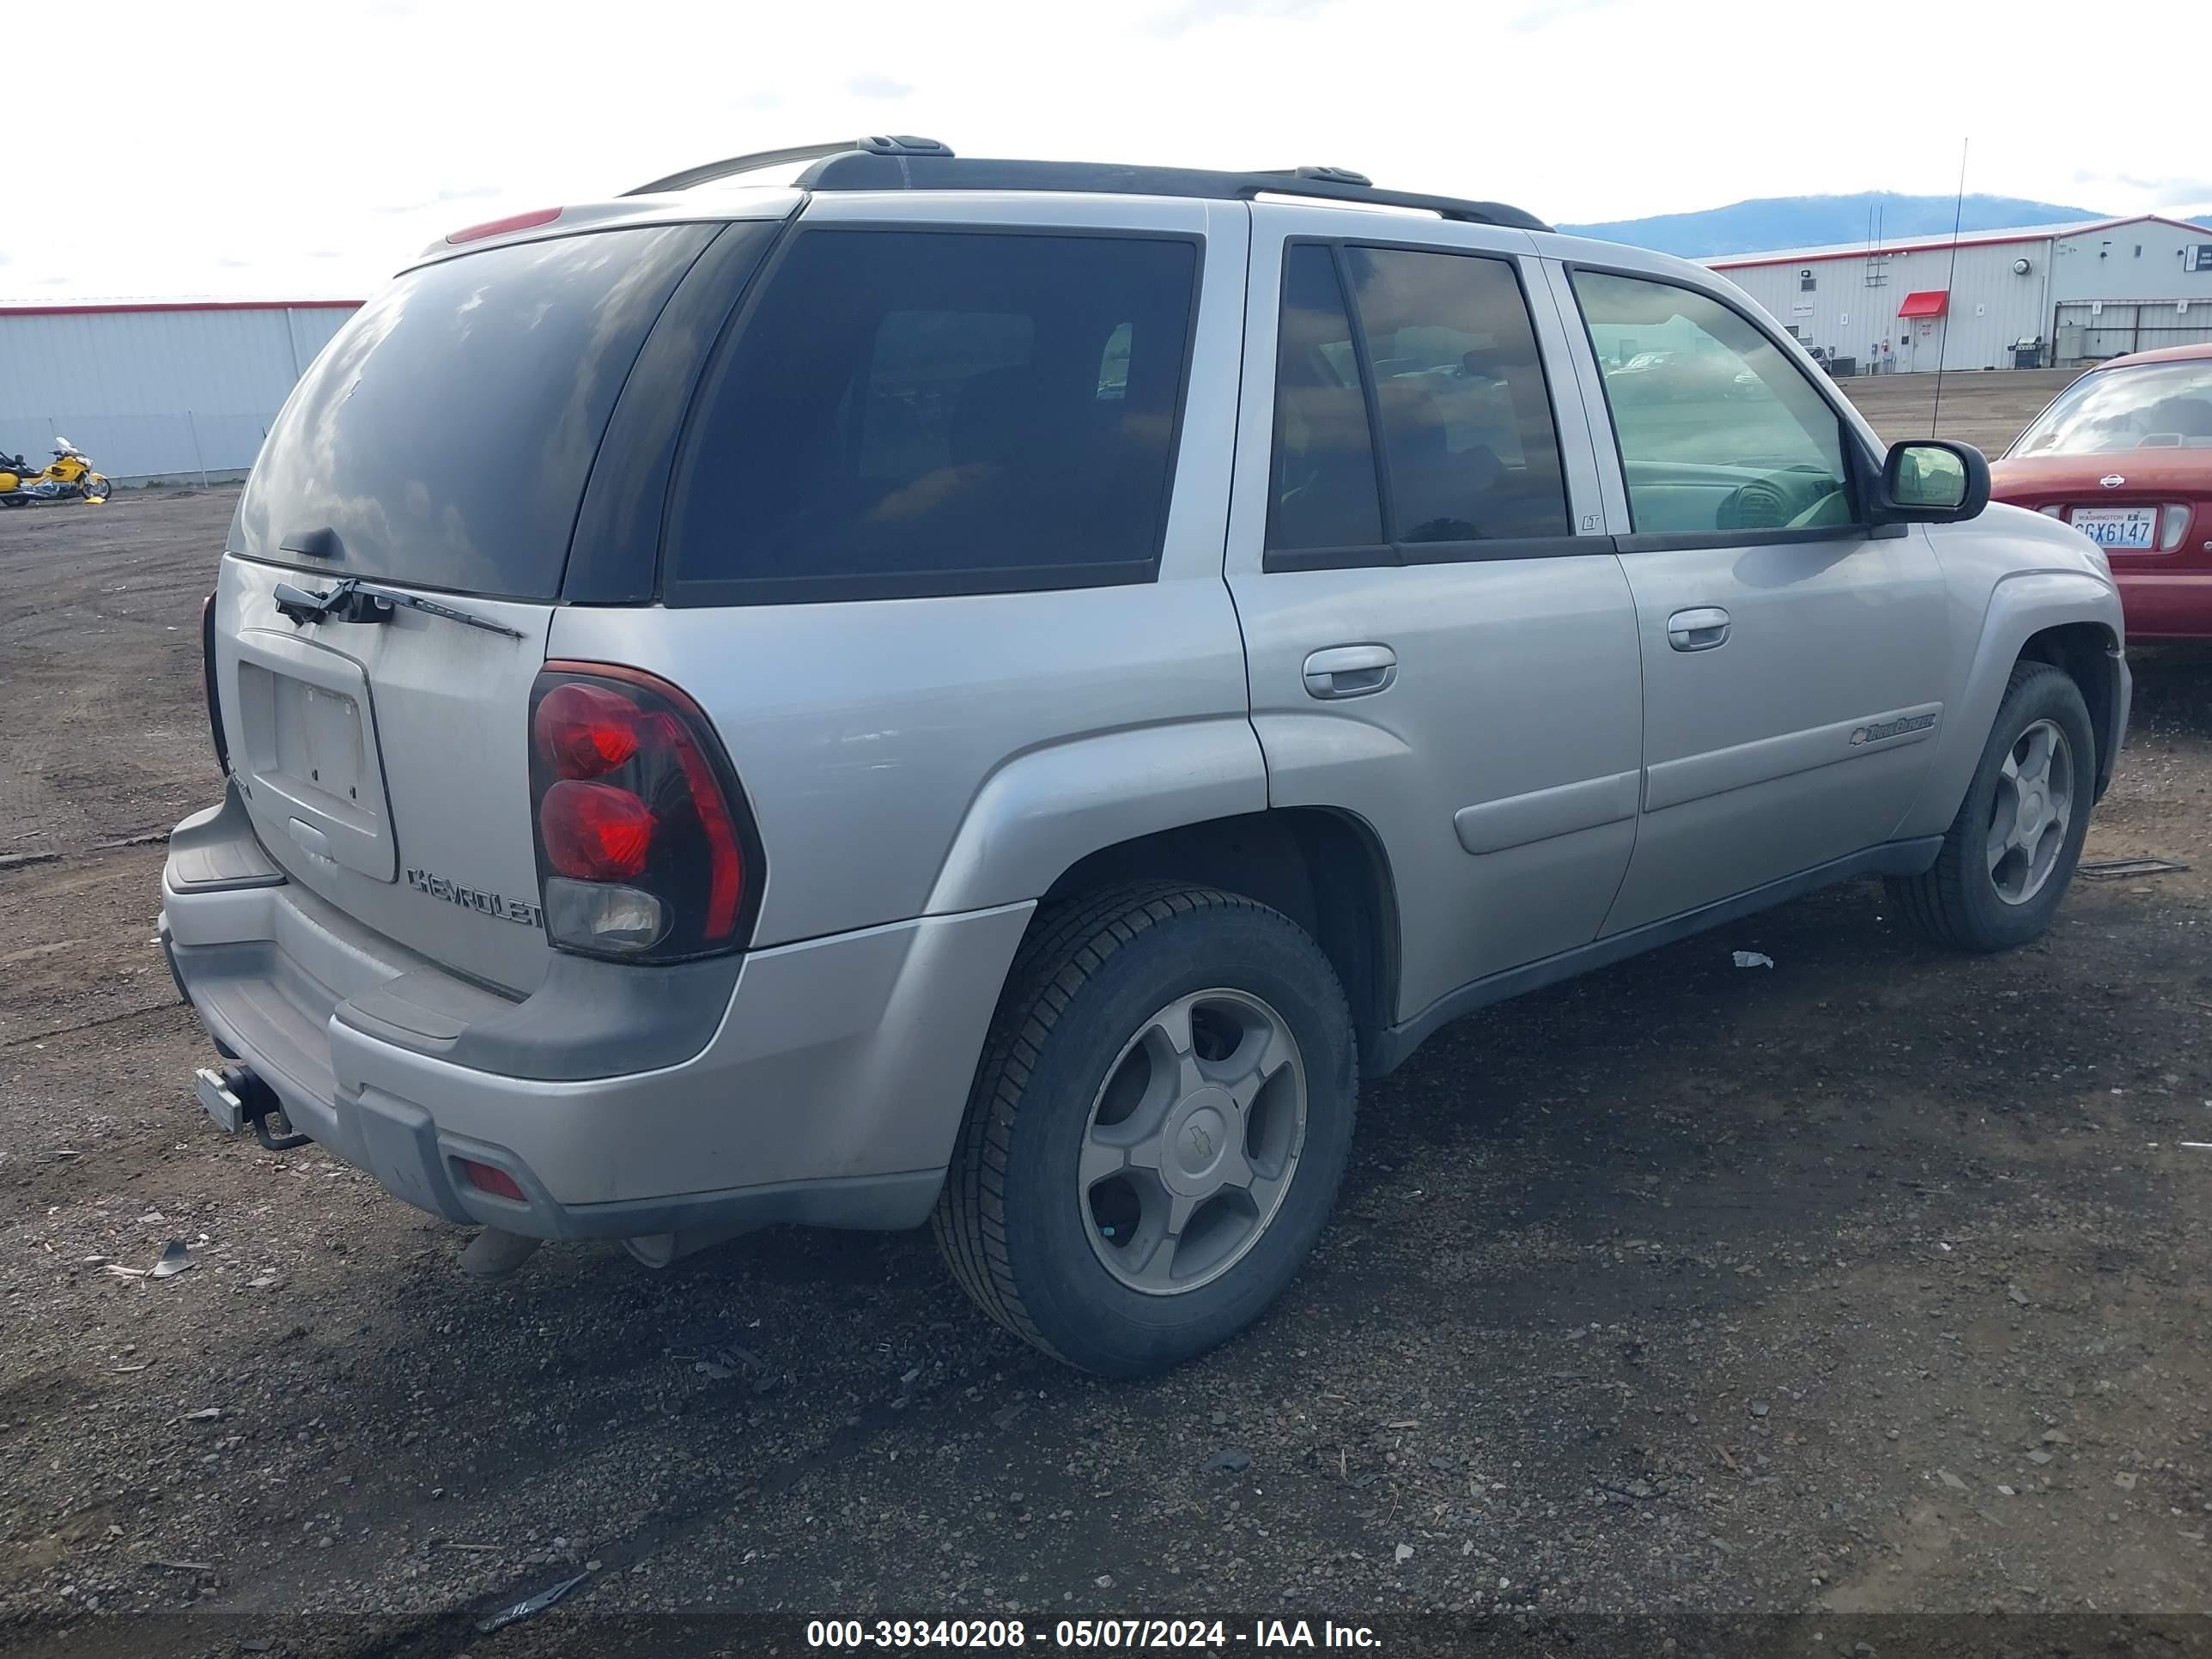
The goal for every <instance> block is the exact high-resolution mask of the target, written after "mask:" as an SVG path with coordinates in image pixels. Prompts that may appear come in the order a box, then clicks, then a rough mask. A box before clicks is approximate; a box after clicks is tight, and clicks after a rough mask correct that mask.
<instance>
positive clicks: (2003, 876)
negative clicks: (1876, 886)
mask: <svg viewBox="0 0 2212 1659" xmlns="http://www.w3.org/2000/svg"><path fill="white" fill-rule="evenodd" d="M2096 777H2097V739H2096V735H2095V732H2094V730H2093V727H2092V726H2090V724H2089V708H2088V705H2087V703H2085V702H2083V701H2082V699H2081V688H2080V687H2079V686H2077V685H2075V684H2074V682H2073V680H2072V679H2070V678H2068V676H2067V675H2066V673H2065V672H2064V671H2063V670H2061V669H2057V668H2054V667H2052V666H2051V665H2050V664H2049V663H2041V662H2021V663H2016V664H2015V665H2013V671H2012V678H2011V680H2010V681H2009V682H2008V684H2007V685H2006V687H2005V695H2004V701H2003V702H2002V703H2000V704H1999V705H1998V707H1997V716H1996V721H1995V722H1994V723H1993V724H1992V725H1991V726H1990V738H1989V742H1988V743H1987V744H1985V745H1984V747H1983V750H1982V759H1981V763H1980V764H1979V765H1978V766H1977V767H1976V768H1975V769H1974V777H1973V781H1972V783H1970V784H1969V785H1968V786H1967V787H1966V799H1965V800H1964V801H1962V802H1961V803H1960V806H1959V815H1958V817H1955V818H1954V819H1953V820H1952V821H1951V828H1950V829H1949V831H1948V833H1947V834H1946V835H1945V836H1944V837H1943V850H1942V853H1940V854H1937V855H1936V862H1935V865H1934V866H1932V867H1931V868H1929V870H1928V871H1926V872H1924V873H1923V874H1920V875H1917V876H1892V877H1890V878H1888V888H1889V895H1890V897H1891V899H1892V900H1893V902H1895V903H1896V905H1897V907H1898V909H1899V913H1900V914H1901V915H1903V916H1904V917H1905V921H1906V922H1907V923H1908V924H1909V925H1910V926H1911V927H1912V928H1913V929H1914V931H1916V932H1917V933H1920V934H1922V935H1923V937H1925V938H1928V939H1934V940H1935V941H1936V942H1937V943H1938V944H1942V945H1950V946H1952V947H1953V948H1954V949H1956V950H1961V951H2007V950H2010V949H2012V948H2013V947H2014V946H2015V945H2025V944H2027V942H2028V941H2029V940H2030V939H2037V938H2039V937H2040V936H2041V935H2042V933H2044V930H2045V929H2046V928H2048V927H2050V926H2051V917H2052V916H2053V915H2056V914H2057V910H2058V905H2059V902H2060V901H2061V900H2062V899H2063V898H2064V897H2065V896H2066V885H2067V883H2068V882H2069V881H2070V880H2072V879H2073V876H2074V866H2075V864H2076V863H2077V862H2078V861H2079V860H2080V859H2081V842H2082V840H2083V838H2084V837H2086V836H2087V835H2088V833H2089V809H2090V807H2091V805H2093V799H2094V796H2095V793H2096Z"/></svg>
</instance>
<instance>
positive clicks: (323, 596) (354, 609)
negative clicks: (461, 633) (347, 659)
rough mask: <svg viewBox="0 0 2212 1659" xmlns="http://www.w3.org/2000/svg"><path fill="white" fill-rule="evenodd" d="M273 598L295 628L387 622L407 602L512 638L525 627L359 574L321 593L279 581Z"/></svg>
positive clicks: (517, 637) (520, 636) (409, 604)
mask: <svg viewBox="0 0 2212 1659" xmlns="http://www.w3.org/2000/svg"><path fill="white" fill-rule="evenodd" d="M273 597H274V598H275V599H276V609H277V610H278V611H279V612H281V613H282V614H283V616H285V617H288V618H289V620H290V621H291V623H292V624H293V626H295V627H298V626H300V625H301V624H302V623H311V622H349V623H386V622H390V621H391V620H392V611H393V609H394V607H396V606H398V605H405V606H406V607H407V608H408V609H409V610H410V611H428V613H429V614H430V615H431V616H433V617H444V618H445V619H446V620H447V622H457V623H461V624H462V625H463V626H464V627H466V628H480V629H483V631H484V632H485V633H487V634H504V635H507V638H508V639H510V640H519V639H520V638H522V637H523V635H522V630H521V629H516V628H509V627H508V626H507V624H506V623H501V622H494V621H493V620H492V619H491V618H490V617H479V616H477V615H476V614H475V613H474V612H472V611H460V610H456V609H455V608H454V607H453V606H452V605H441V604H439V603H438V602H437V601H436V600H435V599H422V598H421V597H420V596H419V595H416V594H413V593H395V592H392V591H391V590H390V589H388V588H382V587H370V586H368V585H367V584H365V583H364V582H362V580H361V579H360V578H359V577H356V576H349V577H347V578H346V579H345V580H343V581H341V582H339V583H337V585H336V586H333V587H331V588H330V589H329V590H328V591H327V592H321V593H310V592H307V590H306V589H305V588H300V587H295V586H292V584H291V583H289V582H279V583H277V584H276V593H275V594H274V596H273Z"/></svg>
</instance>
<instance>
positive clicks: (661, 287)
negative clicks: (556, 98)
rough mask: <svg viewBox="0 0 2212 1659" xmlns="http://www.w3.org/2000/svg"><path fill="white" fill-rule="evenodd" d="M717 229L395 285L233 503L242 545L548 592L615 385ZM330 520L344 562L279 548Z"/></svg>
mask: <svg viewBox="0 0 2212 1659" xmlns="http://www.w3.org/2000/svg"><path fill="white" fill-rule="evenodd" d="M714 229H715V228H714V227H712V226H707V225H677V226H667V227H659V228H641V229H635V230H612V231H602V232H599V233H598V234H592V235H585V236H562V237H556V238H554V239H552V240H547V241H542V242H523V243H518V244H513V245H511V246H504V247H493V248H486V249H484V250H483V251H482V252H477V253H470V254H465V255H463V256H461V257H460V258H452V259H443V260H440V261H439V262H437V263H436V264H428V265H424V266H422V267H421V268H420V269H418V270H411V271H409V272H407V273H406V274H404V276H400V277H399V278H398V280H397V281H395V282H394V283H392V285H391V286H390V287H388V288H386V289H385V290H384V291H383V292H382V293H381V294H380V295H377V296H376V297H375V298H374V299H373V300H371V301H369V302H368V304H367V305H365V306H363V307H362V308H361V309H360V310H359V311H356V313H354V314H353V316H352V317H351V318H350V319H348V320H347V323H346V325H345V326H344V327H343V329H341V330H339V331H338V333H337V337H335V338H333V339H332V340H331V343H330V344H329V345H327V346H325V348H324V349H323V353H322V355H321V356H319V357H317V358H316V359H315V361H314V363H313V366H312V367H311V368H309V369H308V370H307V374H305V375H303V376H302V377H301V380H300V383H299V385H298V386H296V387H295V388H294V390H293V392H292V395H291V397H290V398H289V399H287V400H286V402H285V404H284V409H283V413H282V414H280V415H279V416H277V418H276V424H275V425H274V426H273V427H271V428H270V432H269V437H268V440H267V441H266V442H264V444H263V445H262V447H261V455H260V458H259V459H258V460H257V461H256V462H255V464H254V468H253V473H252V477H251V478H249V479H248V480H247V483H246V489H245V490H244V492H243V493H242V494H241V495H240V497H239V503H238V512H237V515H236V517H235V519H234V521H233V524H232V526H231V538H230V546H231V549H232V550H233V551H234V552H237V553H240V554H242V555H244V556H246V557H249V558H256V559H266V560H270V561H271V562H276V563H281V564H291V565H299V566H301V567H303V568H310V569H313V570H316V571H318V572H325V573H327V574H331V575H333V576H368V577H374V578H378V579H380V580H386V581H392V582H401V583H410V584H416V585H419V586H425V587H438V588H447V589H455V590H459V591H461V592H471V593H484V594H495V595H500V596H503V597H507V598H513V599H552V598H555V597H556V596H557V595H558V594H559V593H560V592H561V578H562V567H563V566H564V565H565V563H566V562H567V560H568V541H569V536H570V532H572V531H573V530H574V526H575V522H576V510H577V505H578V502H579V501H580V500H581V498H582V496H583V493H584V484H585V481H586V479H587V478H588V477H590V476H591V471H592V459H593V458H594V457H595V456H596V455H597V453H598V452H599V441H600V438H601V437H602V435H604V434H605V431H606V428H607V420H608V416H609V415H610V414H611V412H612V410H613V409H614V404H615V396H616V394H617V392H620V391H621V390H622V386H623V380H624V378H625V377H626V376H627V375H628V374H629V371H630V367H631V365H632V364H633V363H635V362H636V361H637V356H638V349H639V348H640V346H641V345H642V344H643V343H644V341H645V337H646V334H647V331H648V330H650V329H651V328H652V326H653V320H654V319H655V318H657V317H658V316H659V314H660V310H661V307H662V306H663V305H664V304H665V302H666V301H667V299H668V296H669V294H670V292H671V290H672V289H674V288H675V286H676V284H677V283H678V280H679V279H680V278H681V277H682V276H683V275H684V271H685V270H688V269H689V268H690V264H691V262H692V261H693V260H694V259H695V258H697V257H698V254H699V251H700V250H701V249H702V247H704V246H706V245H707V243H708V241H709V240H712V239H713V236H714ZM324 529H328V530H331V531H335V532H337V557H336V558H310V557H305V556H301V555H299V554H295V553H287V552H285V551H283V547H282V545H281V544H283V542H284V541H286V540H288V539H290V538H295V537H297V536H298V535H300V534H301V532H307V531H315V530H324Z"/></svg>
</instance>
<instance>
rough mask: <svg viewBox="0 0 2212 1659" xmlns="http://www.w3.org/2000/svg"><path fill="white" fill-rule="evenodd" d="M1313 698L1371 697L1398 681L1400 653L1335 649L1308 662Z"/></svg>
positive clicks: (1360, 647) (1308, 692)
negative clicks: (1392, 682)
mask: <svg viewBox="0 0 2212 1659" xmlns="http://www.w3.org/2000/svg"><path fill="white" fill-rule="evenodd" d="M1305 677H1306V695H1307V696H1310V697H1371V696H1374V695H1375V694H1376V692H1377V691H1382V690H1388V689H1389V684H1390V682H1391V681H1393V680H1395V679H1396V678H1398V653H1396V652H1395V651H1393V650H1392V649H1391V648H1390V647H1389V646H1387V645H1335V646H1331V647H1329V648H1328V650H1326V651H1316V652H1315V653H1313V655H1311V656H1310V657H1308V658H1307V659H1306V668H1305Z"/></svg>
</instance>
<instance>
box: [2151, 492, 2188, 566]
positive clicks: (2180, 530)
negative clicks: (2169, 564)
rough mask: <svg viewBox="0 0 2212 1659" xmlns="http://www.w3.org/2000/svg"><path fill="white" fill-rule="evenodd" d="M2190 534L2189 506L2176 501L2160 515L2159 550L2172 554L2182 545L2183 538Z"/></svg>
mask: <svg viewBox="0 0 2212 1659" xmlns="http://www.w3.org/2000/svg"><path fill="white" fill-rule="evenodd" d="M2188 533H2189V506H2188V503H2186V502H2185V501H2175V502H2172V503H2171V504H2169V505H2168V506H2167V507H2166V510H2165V511H2164V512H2163V513H2160V514H2159V528H2158V550H2159V551H2160V552H2161V553H2171V552H2172V551H2173V550H2174V549H2175V548H2177V547H2179V546H2180V545H2181V538H2183V537H2184V536H2186V535H2187V534H2188Z"/></svg>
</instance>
